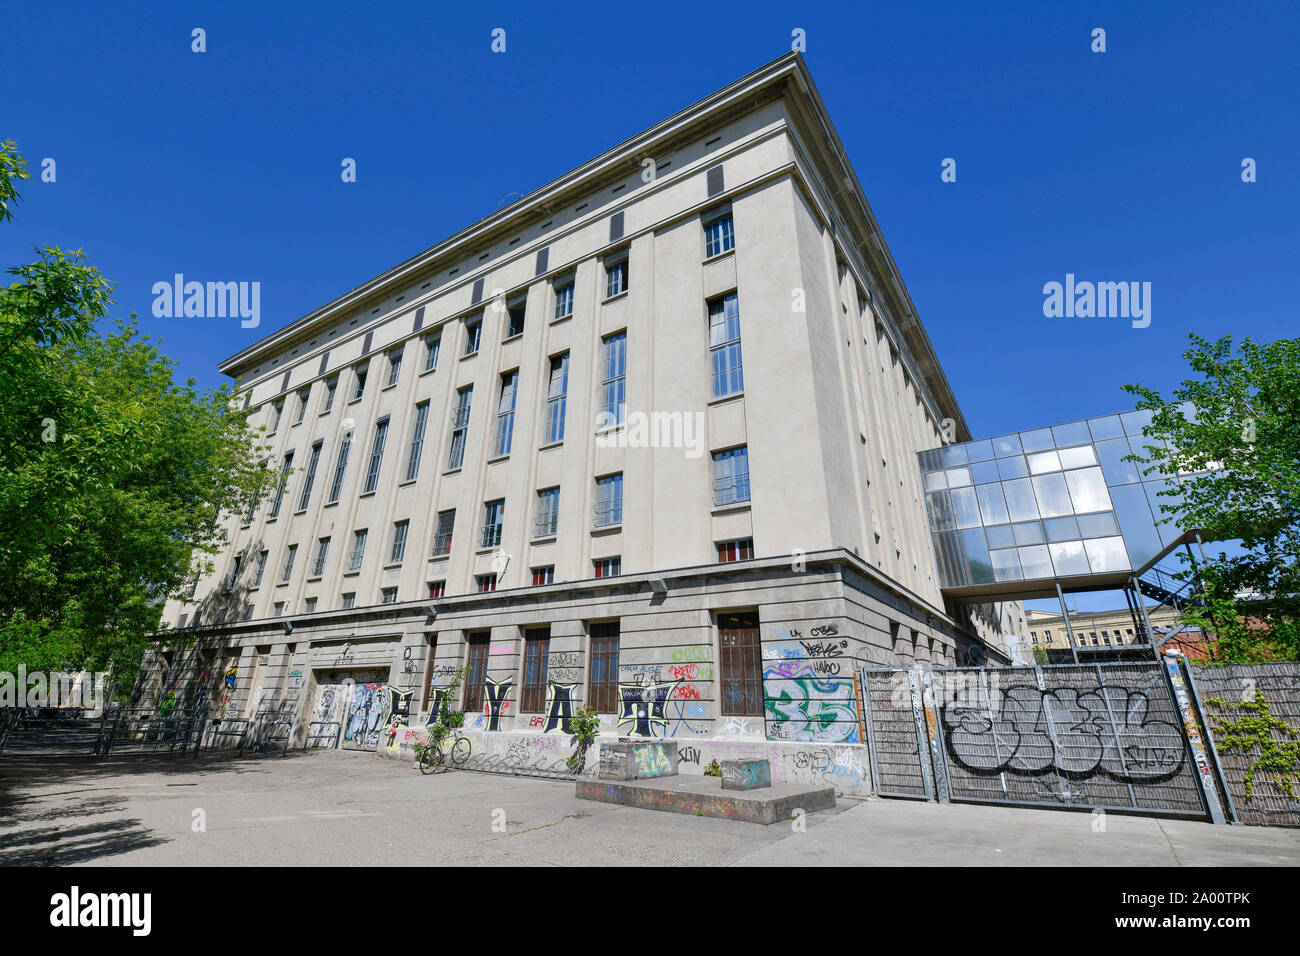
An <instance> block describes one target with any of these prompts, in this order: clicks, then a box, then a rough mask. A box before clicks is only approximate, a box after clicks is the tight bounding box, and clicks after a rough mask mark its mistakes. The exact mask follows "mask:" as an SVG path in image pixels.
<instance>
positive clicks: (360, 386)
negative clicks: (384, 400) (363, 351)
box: [352, 365, 366, 402]
mask: <svg viewBox="0 0 1300 956" xmlns="http://www.w3.org/2000/svg"><path fill="white" fill-rule="evenodd" d="M355 371H356V375H357V382H356V386H355V387H354V388H353V389H352V401H354V402H355V401H359V400H360V398H361V396H362V395H364V394H366V367H365V366H364V365H359V366H357V368H356V369H355Z"/></svg>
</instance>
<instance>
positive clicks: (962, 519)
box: [950, 487, 980, 528]
mask: <svg viewBox="0 0 1300 956" xmlns="http://www.w3.org/2000/svg"><path fill="white" fill-rule="evenodd" d="M950 494H951V495H952V510H953V516H954V517H955V518H956V521H957V527H958V528H978V527H979V526H980V509H979V503H978V502H977V501H976V500H975V489H974V488H971V487H966V488H954V489H953V490H952V491H951V492H950Z"/></svg>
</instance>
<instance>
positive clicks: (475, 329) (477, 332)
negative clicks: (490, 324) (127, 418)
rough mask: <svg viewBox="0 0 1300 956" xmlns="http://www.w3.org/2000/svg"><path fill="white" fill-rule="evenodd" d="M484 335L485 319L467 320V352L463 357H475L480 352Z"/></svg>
mask: <svg viewBox="0 0 1300 956" xmlns="http://www.w3.org/2000/svg"><path fill="white" fill-rule="evenodd" d="M482 335H483V319H482V318H481V317H480V318H476V319H466V320H465V351H464V352H463V353H462V354H463V355H473V354H474V353H475V352H477V351H478V346H479V340H480V339H481V338H482Z"/></svg>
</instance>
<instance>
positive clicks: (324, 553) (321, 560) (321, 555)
mask: <svg viewBox="0 0 1300 956" xmlns="http://www.w3.org/2000/svg"><path fill="white" fill-rule="evenodd" d="M329 553H330V539H329V538H321V539H320V540H318V541H317V542H316V560H315V561H314V562H313V563H312V568H311V574H312V577H314V578H318V577H320V576H321V575H323V574H324V573H325V559H326V558H328V557H329Z"/></svg>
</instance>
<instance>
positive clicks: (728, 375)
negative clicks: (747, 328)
mask: <svg viewBox="0 0 1300 956" xmlns="http://www.w3.org/2000/svg"><path fill="white" fill-rule="evenodd" d="M709 367H710V369H711V370H712V379H713V397H714V398H722V397H724V396H726V395H734V394H736V393H737V392H740V391H743V390H744V388H745V375H744V369H743V366H742V362H741V354H740V304H739V300H738V299H737V298H736V293H734V292H732V293H730V294H728V295H724V296H722V298H720V299H714V300H712V301H711V302H709Z"/></svg>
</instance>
